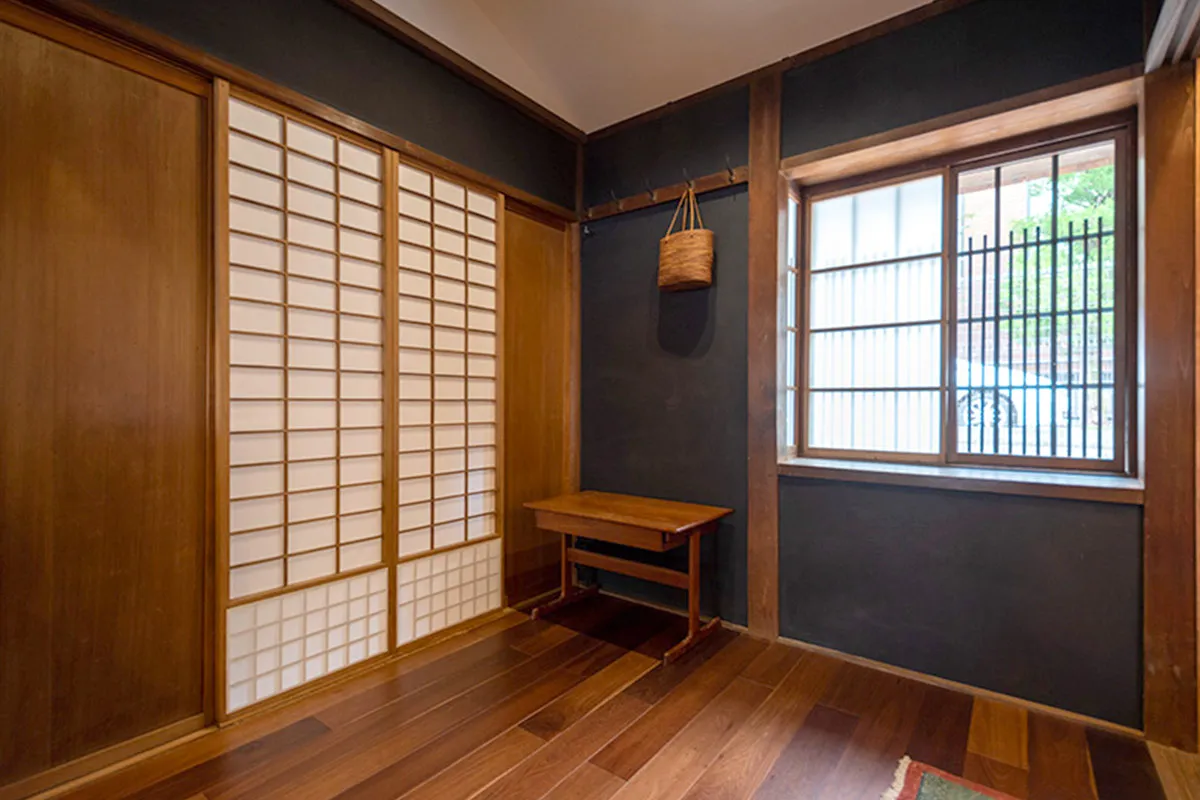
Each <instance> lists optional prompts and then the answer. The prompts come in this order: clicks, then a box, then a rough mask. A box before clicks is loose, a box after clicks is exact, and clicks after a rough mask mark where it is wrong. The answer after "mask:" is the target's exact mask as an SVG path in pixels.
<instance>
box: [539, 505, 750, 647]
mask: <svg viewBox="0 0 1200 800" xmlns="http://www.w3.org/2000/svg"><path fill="white" fill-rule="evenodd" d="M525 507H526V508H529V509H532V510H533V513H534V518H535V523H536V525H537V526H538V527H539V528H541V529H542V530H546V531H553V532H555V533H560V534H562V589H561V591H560V592H559V595H558V597H557V598H555V599H554V600H551V601H550V602H548V603H546V604H544V605H541V606H538V607H537V608H535V609H534V610H533V618H534V619H538V618H539V617H542V616H545V615H546V614H549V613H550V612H552V611H557V610H558V609H560V608H562V607H563V606H567V605H570V604H571V603H574V602H576V601H578V600H581V599H583V598H585V597H590V596H592V595H594V594H596V592H597V591H598V589H597V588H596V587H589V588H579V587H577V586H575V579H574V575H575V570H574V569H572V567H571V565H572V564H582V565H584V566H587V567H596V568H597V569H602V570H607V571H609V572H617V573H620V574H622V575H629V576H631V577H634V578H641V579H643V580H648V581H653V582H654V583H661V584H664V585H666V586H674V587H675V588H677V589H686V590H687V593H688V633H687V637H686V638H685V639H684V640H683V641H682V642H680V643H679V644H677V645H675V646H674V647H672V648H671V649H670V650H668V651H667V652H666V654H665V655H664V656H663V661H665V662H667V663H670V662H672V661H674V660H676V659H677V658H679V657H680V656H681V655H683V654H684V653H686V652H687V651H688V650H690V649H691V648H692V647H695V646H696V644H697V643H699V642H701V641H703V640H704V638H705V637H707V636H708V635H709V634H710V633H712V632H713V631H714V630H716V629H717V628H718V627H719V626H720V624H721V620H720V619H719V618H714V619H712V620H709V622H708V623H707V624H705V625H704V626H701V625H700V537H701V536H703V535H704V534H706V533H712V532H713V531H715V530H716V529H717V525H718V523H719V522H720V520H721V518H722V517H725V516H727V515H729V514H732V513H733V509H730V508H718V507H716V506H701V505H696V504H694V503H677V502H674V501H671V500H654V499H651V498H647V497H633V496H631V495H624V494H608V493H607V492H579V493H577V494H565V495H561V496H559V497H552V498H550V499H548V500H538V501H536V502H532V503H526V504H525ZM573 536H574V537H578V538H584V539H595V540H597V541H601V542H611V543H613V544H621V545H627V546H629V547H636V548H638V549H641V550H651V551H654V552H656V553H662V552H666V551H667V550H674V549H675V548H677V547H682V546H683V545H684V544H686V545H687V546H688V569H687V572H679V571H677V570H673V569H667V568H665V567H657V566H654V565H652V564H643V563H641V562H639V561H630V560H628V559H624V558H616V557H615V556H606V555H603V554H601V553H594V552H591V551H588V550H580V549H578V548H577V547H573V546H572V542H571V537H573Z"/></svg>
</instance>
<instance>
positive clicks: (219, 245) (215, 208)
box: [210, 78, 229, 722]
mask: <svg viewBox="0 0 1200 800" xmlns="http://www.w3.org/2000/svg"><path fill="white" fill-rule="evenodd" d="M210 114H211V119H212V145H211V147H212V154H213V159H212V182H213V183H212V185H213V195H212V237H213V239H212V240H213V245H212V246H213V260H212V269H213V276H212V280H213V296H212V315H213V329H212V335H213V340H212V344H211V347H212V352H213V357H212V361H211V365H210V374H211V376H212V398H213V438H214V458H213V461H214V465H213V466H214V468H215V470H216V472H215V475H214V478H215V481H216V484H215V487H214V489H215V491H214V517H213V523H214V524H213V530H214V538H215V540H216V543H215V548H216V552H215V554H214V555H215V561H214V570H215V581H214V583H215V594H216V597H215V598H214V600H215V602H214V604H213V607H214V608H213V610H214V615H215V617H216V619H215V625H214V626H213V635H214V642H213V650H212V653H213V665H212V668H213V675H214V681H215V685H214V689H215V696H214V701H215V707H214V709H213V711H214V718H215V719H216V720H217V721H218V722H224V721H225V717H226V713H225V708H226V698H225V694H226V684H227V681H226V680H225V643H226V636H225V624H226V618H225V611H226V607H227V604H228V602H229V81H226V80H223V79H221V78H216V79H214V80H213V98H212V109H211V112H210Z"/></svg>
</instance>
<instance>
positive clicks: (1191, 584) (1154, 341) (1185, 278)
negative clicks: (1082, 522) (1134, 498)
mask: <svg viewBox="0 0 1200 800" xmlns="http://www.w3.org/2000/svg"><path fill="white" fill-rule="evenodd" d="M1194 73H1195V70H1194V66H1193V65H1192V64H1182V65H1179V66H1174V67H1166V68H1163V69H1160V70H1158V71H1156V72H1154V73H1152V74H1150V75H1148V76H1147V77H1146V94H1145V127H1144V133H1145V164H1146V199H1145V202H1146V205H1145V209H1146V217H1145V225H1146V228H1145V230H1146V233H1145V237H1146V238H1145V247H1146V257H1145V292H1144V298H1143V301H1144V306H1143V307H1144V309H1145V313H1144V315H1143V319H1144V324H1145V350H1144V352H1145V361H1144V365H1145V376H1146V377H1145V380H1146V388H1145V432H1146V435H1145V472H1144V475H1145V481H1146V501H1145V518H1144V550H1143V559H1142V561H1143V569H1144V586H1145V588H1144V590H1143V591H1144V595H1145V600H1144V647H1143V651H1144V653H1143V658H1144V669H1145V679H1144V687H1143V691H1144V707H1143V716H1144V722H1145V729H1146V737H1147V738H1148V739H1150V740H1151V741H1154V742H1159V743H1162V744H1166V745H1171V746H1173V747H1178V748H1180V749H1184V750H1191V751H1195V750H1196V746H1197V692H1196V660H1197V659H1196V639H1197V637H1196V621H1197V620H1196V500H1197V493H1196V478H1197V467H1196V457H1197V448H1196V392H1197V386H1196V335H1197V329H1196V313H1195V309H1196V288H1197V287H1196V280H1195V272H1196V263H1195V262H1196V230H1197V224H1196V223H1197V220H1196V183H1197V182H1196V169H1197V160H1196V84H1195V74H1194Z"/></svg>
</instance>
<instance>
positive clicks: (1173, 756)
mask: <svg viewBox="0 0 1200 800" xmlns="http://www.w3.org/2000/svg"><path fill="white" fill-rule="evenodd" d="M1147 748H1148V749H1149V750H1150V757H1151V758H1152V759H1153V760H1154V766H1155V767H1156V768H1157V769H1158V777H1159V780H1160V781H1161V783H1162V787H1163V794H1164V795H1166V797H1167V800H1200V756H1197V755H1196V754H1195V753H1184V752H1182V751H1180V750H1174V749H1172V748H1170V747H1163V746H1162V745H1160V744H1154V743H1150V744H1148V745H1147Z"/></svg>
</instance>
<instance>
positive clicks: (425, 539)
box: [397, 164, 498, 641]
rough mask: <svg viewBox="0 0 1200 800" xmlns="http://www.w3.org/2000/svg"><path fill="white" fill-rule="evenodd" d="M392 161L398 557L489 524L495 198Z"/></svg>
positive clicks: (472, 534)
mask: <svg viewBox="0 0 1200 800" xmlns="http://www.w3.org/2000/svg"><path fill="white" fill-rule="evenodd" d="M398 169H399V175H398V185H399V190H398V191H399V197H398V204H397V208H398V209H399V225H398V229H399V239H400V241H399V245H398V246H399V259H398V263H399V275H398V280H397V286H398V287H399V293H400V297H399V302H398V308H399V321H398V324H399V336H398V341H399V351H398V353H397V363H398V366H399V416H398V419H399V425H400V430H399V442H400V447H399V451H400V452H399V457H398V473H397V475H398V480H399V497H400V501H399V502H400V507H399V513H398V523H399V525H398V527H399V530H398V535H399V554H400V557H401V558H404V557H409V556H413V555H417V554H420V553H425V552H428V551H431V550H441V549H443V548H448V547H454V546H456V545H461V544H464V543H466V542H469V541H471V540H474V539H481V538H486V537H489V536H494V535H495V534H496V533H497V527H496V445H497V441H496V438H497V432H496V376H497V368H496V353H497V348H496V341H497V340H496V336H497V322H496V314H497V296H496V291H497V285H496V282H497V281H496V207H497V206H496V200H495V198H494V197H493V196H491V195H486V194H481V193H479V192H475V191H473V190H471V189H468V188H467V187H465V186H462V185H460V184H458V183H455V182H453V181H451V180H447V179H444V178H442V177H440V176H437V175H432V174H430V173H429V172H426V171H424V170H421V169H419V168H416V167H413V166H410V165H407V164H400V165H399V167H398ZM417 563H425V562H423V561H421V562H417ZM497 602H498V601H497ZM464 611H465V609H464ZM456 613H458V612H456ZM475 613H478V612H475ZM470 616H473V613H468V614H467V615H466V616H464V617H462V618H463V619H466V618H469V617H470ZM456 621H457V619H456ZM415 625H416V623H415V622H414V626H415ZM430 629H432V628H430ZM416 630H417V627H412V628H411V630H410V634H412V635H417V636H419V635H423V634H421V633H414V632H415V631H416ZM425 632H428V631H425ZM401 640H402V641H403V640H404V639H403V637H402V639H401Z"/></svg>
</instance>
